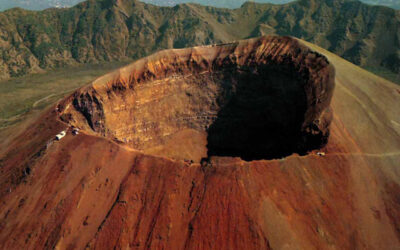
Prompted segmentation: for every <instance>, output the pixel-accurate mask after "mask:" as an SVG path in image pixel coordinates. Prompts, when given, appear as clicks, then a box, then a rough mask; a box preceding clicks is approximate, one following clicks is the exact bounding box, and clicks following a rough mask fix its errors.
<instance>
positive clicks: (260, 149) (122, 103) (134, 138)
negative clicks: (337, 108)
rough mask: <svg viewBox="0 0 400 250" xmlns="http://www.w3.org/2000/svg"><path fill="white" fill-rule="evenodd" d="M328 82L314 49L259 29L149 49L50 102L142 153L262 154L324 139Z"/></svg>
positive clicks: (65, 117)
mask: <svg viewBox="0 0 400 250" xmlns="http://www.w3.org/2000/svg"><path fill="white" fill-rule="evenodd" d="M334 87H335V69H334V67H333V65H332V64H331V63H330V62H329V61H328V59H327V58H326V57H325V56H324V55H322V54H319V53H317V52H314V51H313V50H311V49H310V48H309V47H307V46H306V45H304V44H302V43H301V41H298V40H297V39H295V38H292V37H279V36H264V37H260V38H253V39H248V40H241V41H235V42H232V43H225V44H221V45H211V46H210V45H209V46H200V47H193V48H186V49H172V50H164V51H160V52H157V53H155V54H153V55H150V56H148V57H145V58H142V59H139V60H137V61H136V62H134V63H132V64H130V65H128V66H125V67H123V68H121V69H119V70H117V71H114V72H112V73H109V74H107V75H105V76H103V77H100V78H98V79H97V80H95V81H94V82H92V83H91V84H89V85H87V86H84V87H82V88H80V89H78V90H77V91H75V92H74V93H73V94H72V95H70V96H69V97H67V98H65V99H64V100H62V101H61V102H60V103H59V104H58V105H57V111H58V113H59V117H60V119H61V120H62V121H63V122H66V123H67V124H69V125H70V126H74V127H77V128H80V129H81V130H84V131H86V132H88V133H91V134H96V135H100V136H103V137H106V138H108V139H111V140H114V141H117V142H119V143H123V144H126V145H127V146H129V147H131V148H133V149H136V150H140V151H143V152H144V153H146V154H151V155H156V156H164V157H168V158H174V159H178V160H186V161H188V162H192V161H193V162H200V161H202V159H203V161H204V159H208V158H210V157H213V158H215V157H240V158H241V159H243V160H245V161H252V160H272V159H280V158H284V157H286V156H289V155H292V154H294V153H297V154H300V155H304V154H307V153H308V152H310V151H312V150H317V149H321V148H322V147H324V146H325V145H326V144H327V142H328V139H329V127H330V123H331V121H332V117H333V115H332V110H331V109H330V102H331V99H332V95H333V91H334Z"/></svg>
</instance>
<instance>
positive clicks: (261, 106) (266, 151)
mask: <svg viewBox="0 0 400 250" xmlns="http://www.w3.org/2000/svg"><path fill="white" fill-rule="evenodd" d="M223 78H224V81H223V85H224V87H225V88H224V90H223V91H222V93H221V94H220V96H219V97H218V101H220V102H221V109H220V110H219V111H218V113H217V116H216V120H215V121H214V122H213V123H212V124H211V125H210V127H209V128H208V130H207V132H208V136H207V143H208V144H207V149H208V156H234V157H241V158H242V159H245V160H254V159H274V158H280V157H283V156H287V155H290V154H292V153H294V152H298V150H299V148H298V143H299V140H301V135H302V134H301V126H302V123H303V121H304V115H305V111H306V107H307V98H306V94H305V91H304V89H303V86H302V82H301V79H299V78H298V77H297V75H296V72H295V71H294V70H293V68H291V67H289V66H261V67H251V68H244V69H241V70H237V71H233V70H226V71H225V72H224V77H223Z"/></svg>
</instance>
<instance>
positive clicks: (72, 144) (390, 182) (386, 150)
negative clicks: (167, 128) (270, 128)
mask: <svg viewBox="0 0 400 250" xmlns="http://www.w3.org/2000/svg"><path fill="white" fill-rule="evenodd" d="M256 44H257V46H255V45H256ZM302 44H305V42H303V41H299V43H298V42H297V41H295V40H293V39H290V38H261V39H258V40H251V41H244V42H240V43H239V44H228V45H224V46H217V47H205V48H194V49H191V50H179V51H176V52H175V53H170V55H171V58H174V59H173V60H166V58H165V57H164V56H165V55H164V54H163V53H161V54H158V55H157V56H154V57H150V58H148V59H146V60H142V61H138V62H136V63H135V64H133V65H131V66H128V67H126V68H123V69H121V70H120V71H118V72H115V73H113V74H110V75H107V76H105V77H103V78H100V79H99V80H98V81H95V82H94V83H93V84H91V85H90V86H88V87H85V88H82V89H80V90H78V91H77V92H76V94H74V95H72V96H71V97H69V98H67V99H65V100H63V101H61V102H60V103H59V105H56V106H55V107H54V108H52V109H51V110H50V111H48V112H46V113H44V114H43V116H42V117H41V119H40V120H38V121H37V122H36V123H34V124H32V126H31V127H30V128H29V129H27V130H26V131H24V132H23V133H22V134H21V135H20V136H18V137H17V138H16V139H15V140H13V142H12V143H10V144H9V145H8V148H6V149H1V168H0V180H1V181H0V192H1V193H0V218H1V220H0V229H1V230H0V246H1V248H25V249H26V248H53V247H56V248H59V249H65V248H84V247H87V248H97V249H110V248H138V249H148V248H166V249H260V248H262V249H282V248H289V249H293V248H298V249H327V248H337V249H358V248H361V249H365V248H367V249H396V248H398V247H399V246H400V243H399V239H400V234H399V228H400V225H399V223H398V222H399V221H400V204H399V201H398V196H399V194H400V186H399V182H400V176H399V173H398V170H397V167H398V162H400V152H399V149H400V139H399V138H400V127H399V124H400V121H399V120H398V119H399V117H400V114H399V112H400V108H399V105H400V104H399V103H400V102H399V99H400V92H399V89H398V87H397V86H396V85H394V84H392V83H390V82H386V81H385V80H383V79H381V78H379V77H376V76H374V75H372V74H370V73H368V72H366V71H364V70H362V69H360V68H358V67H356V66H354V65H352V64H351V63H348V62H346V61H344V60H343V59H340V58H338V57H337V56H335V55H333V54H330V53H329V52H326V51H324V50H322V49H320V48H318V47H315V46H314V45H311V44H306V46H308V47H311V48H313V49H315V50H317V51H319V52H320V53H323V54H324V55H325V56H327V57H328V59H329V63H328V64H326V65H325V69H326V72H327V74H322V76H323V75H325V76H330V74H329V72H331V71H330V70H329V69H330V67H331V66H329V65H330V64H331V63H332V64H333V65H334V66H335V68H336V78H335V79H336V80H335V83H336V87H335V92H334V96H333V99H332V102H331V107H332V111H333V120H332V123H331V126H330V129H329V131H330V137H329V141H328V143H327V145H326V146H325V147H323V148H321V149H318V151H323V152H325V153H326V155H325V156H318V155H316V151H312V152H309V154H307V155H304V156H299V155H297V154H293V155H291V156H289V157H286V158H282V159H277V160H256V161H243V160H241V159H239V158H237V157H236V158H234V157H218V156H213V157H211V158H210V159H209V161H204V162H203V163H202V164H199V163H193V164H190V163H187V162H184V161H182V160H174V159H171V158H169V157H157V156H154V155H149V154H143V153H142V152H140V151H137V150H135V149H133V148H134V144H129V142H126V143H125V142H119V143H116V142H115V138H112V137H111V136H110V135H111V134H112V133H114V132H116V131H119V130H118V129H120V130H121V131H123V130H122V128H118V129H110V128H109V125H110V124H112V122H115V121H116V120H110V118H109V117H110V116H109V115H110V112H108V111H107V110H106V109H110V110H115V112H117V114H118V113H120V115H121V119H120V120H121V122H122V123H124V124H126V126H127V127H126V129H127V130H128V131H129V129H131V128H132V127H129V126H128V125H129V124H128V123H127V122H126V119H127V117H125V116H124V115H123V114H124V112H126V113H127V114H129V115H132V116H131V117H132V118H131V121H132V123H131V124H135V121H136V120H135V119H136V118H135V117H139V118H140V116H139V114H140V115H143V116H142V117H146V118H148V119H145V121H149V122H150V121H155V122H158V120H155V119H156V118H159V119H162V117H164V116H165V115H167V116H168V115H169V113H174V111H175V110H174V109H175V107H176V106H177V105H179V101H178V100H179V99H180V98H182V97H184V96H185V95H186V90H188V89H190V88H187V87H185V88H184V86H185V84H183V83H185V82H186V80H185V81H184V80H183V79H188V80H187V82H186V84H187V85H191V86H196V82H195V81H193V79H192V78H190V76H191V73H192V74H194V75H195V76H196V77H197V78H199V80H201V81H202V82H203V83H204V85H202V89H203V92H204V93H207V94H210V93H219V92H218V91H217V92H214V91H211V90H208V89H207V88H214V87H218V88H220V89H222V90H224V88H222V86H224V85H223V84H221V82H220V81H218V79H220V78H218V77H213V76H214V75H213V74H211V73H215V74H217V73H218V72H223V70H224V69H228V68H226V67H225V66H223V65H218V67H211V68H210V67H205V64H201V63H197V62H207V61H208V60H206V59H210V61H211V62H219V60H214V59H217V58H227V59H226V60H225V62H226V63H227V64H226V65H230V63H232V62H237V63H234V64H232V68H230V69H231V71H230V72H233V73H234V74H233V75H235V74H238V72H241V68H242V67H244V66H246V65H247V64H246V63H245V62H251V61H253V60H248V59H252V58H258V57H257V56H256V55H270V57H268V56H267V57H266V60H265V61H264V62H265V65H264V64H263V63H262V62H263V60H260V61H257V62H258V64H257V65H258V66H257V67H254V68H256V69H257V70H255V71H253V72H254V73H255V76H257V77H255V78H254V79H251V81H250V80H249V81H247V82H244V83H243V84H245V85H251V84H252V83H253V82H257V81H256V80H257V79H259V78H261V77H262V76H263V75H264V73H265V75H270V76H271V78H269V80H270V81H266V80H265V79H268V78H267V77H266V76H265V77H262V78H261V79H262V83H263V84H265V85H270V86H274V87H275V84H274V82H275V81H279V80H280V79H281V78H273V76H276V75H277V73H278V72H280V73H281V74H282V75H285V77H287V78H285V79H290V80H291V81H286V80H285V81H284V82H283V81H282V82H279V84H278V85H280V86H285V87H286V86H287V87H288V88H289V90H291V91H290V92H293V93H292V94H293V96H298V95H301V92H302V91H301V90H299V89H297V88H295V87H294V85H296V84H298V83H303V84H300V85H299V86H303V87H304V86H311V88H307V89H303V90H304V94H305V96H308V95H310V93H314V94H315V96H320V95H319V94H321V93H322V92H324V91H323V90H327V89H325V87H327V86H331V85H330V84H329V79H332V78H327V80H328V81H304V79H308V80H310V79H319V78H318V77H320V74H316V75H314V78H313V74H310V77H309V78H304V77H303V76H302V77H300V79H299V81H293V74H292V73H294V72H295V71H296V70H300V71H299V72H301V69H303V70H305V71H308V72H311V73H312V72H318V68H317V67H315V66H318V65H322V64H323V62H325V63H327V61H326V59H325V57H322V56H320V55H319V54H317V53H314V52H311V51H310V50H309V49H307V48H306V47H305V46H304V45H302ZM263 45H268V46H265V49H263V50H261V51H264V52H266V54H263V53H260V54H257V53H256V52H257V51H259V50H258V49H256V48H262V46H263ZM187 51H190V53H188V52H187ZM194 52H196V53H194ZM207 52H208V53H207ZM214 53H217V54H218V56H216V55H215V54H214ZM224 53H226V54H224ZM189 55H193V56H192V57H190V56H189ZM194 55H196V56H194ZM229 55H232V56H231V57H230V56H229ZM235 55H236V56H235ZM283 55H286V56H284V57H282V56H283ZM295 55H301V56H303V57H302V58H303V59H306V60H305V61H304V60H298V61H296V60H293V59H294V58H301V57H296V56H295ZM310 55H315V57H312V58H309V56H310ZM188 56H189V57H188ZM163 58H164V59H165V60H161V59H163ZM183 58H187V60H186V63H183V65H186V66H184V67H183V68H182V71H181V72H179V71H178V72H177V71H171V70H167V71H165V69H172V68H174V67H173V65H174V63H178V62H180V60H183ZM191 58H192V59H193V60H191ZM279 58H285V60H282V61H281V60H278V59H279ZM200 59H201V60H200ZM211 59H213V60H211ZM311 59H312V60H311ZM163 61H164V62H165V64H163V63H159V64H149V63H148V62H163ZM223 61H224V60H223ZM307 61H308V63H307ZM278 62H281V63H278ZM283 62H285V63H283ZM290 62H293V64H294V65H291V67H284V66H285V65H290ZM312 62H314V63H312ZM310 63H311V64H310ZM321 63H322V64H321ZM307 64H308V65H313V66H314V67H305V68H302V67H300V65H307ZM140 65H141V66H140ZM145 65H152V67H150V68H149V67H147V68H146V67H145ZM177 65H180V66H182V64H180V63H178V64H177ZM263 65H264V66H263ZM271 65H275V67H277V66H280V67H278V68H280V71H279V70H278V69H277V68H274V70H264V71H263V70H262V69H264V68H265V67H266V66H271ZM139 66H140V67H139ZM237 66H239V67H237ZM253 66H254V65H253ZM205 68H207V69H208V73H207V74H205V75H206V76H207V77H208V78H202V77H201V75H203V74H201V72H203V71H202V70H203V69H205ZM254 68H253V69H254ZM144 69H145V70H144ZM189 69H190V70H189ZM195 69H199V71H198V72H196V71H195ZM282 69H285V70H282ZM321 69H322V70H323V69H324V67H322V68H321ZM321 69H320V70H321ZM291 70H293V71H291ZM145 72H158V73H160V72H164V73H165V74H164V75H161V76H159V75H154V74H145V76H146V77H144V78H143V77H140V76H143V73H145ZM299 72H298V73H299ZM174 75H175V76H180V77H177V78H176V82H173V81H172V80H171V79H173V77H172V76H174ZM294 75H296V74H294ZM297 75H301V74H297ZM121 76H122V77H121ZM223 76H224V75H223ZM246 76H248V75H246ZM279 76H281V75H279ZM125 77H127V78H125ZM137 79H142V80H143V81H140V82H138V81H137ZM161 79H165V81H161ZM206 79H208V80H206ZM237 79H240V78H237ZM233 80H234V78H233V79H231V78H229V81H226V82H225V84H226V85H229V83H230V85H231V86H235V84H237V83H236V82H235V81H233ZM320 80H321V79H320ZM157 81H159V82H158V83H159V84H158V85H157V84H156V83H157ZM130 83H134V84H130ZM147 83H149V84H150V85H149V87H151V88H152V89H154V90H155V91H154V92H156V93H158V96H165V97H166V96H170V97H169V98H170V99H169V98H167V99H164V98H163V99H161V100H156V99H154V98H148V97H146V98H145V97H141V96H140V97H138V96H131V95H129V94H126V95H124V93H131V92H137V93H140V94H141V95H144V93H146V92H145V90H144V89H143V90H141V89H139V86H141V85H142V86H143V87H145V86H146V84H147ZM307 83H315V84H314V85H307ZM163 84H166V85H165V88H162V87H161V86H160V87H159V85H163ZM258 86H259V87H261V86H263V85H262V84H260V85H258ZM178 87H179V88H178ZM171 89H172V90H173V92H172V93H175V95H176V97H173V96H174V95H171V93H170V92H168V91H169V90H171ZM180 89H182V90H183V93H184V95H180V94H179V93H180V92H179V91H178V90H180ZM108 90H111V91H110V92H108ZM241 90H245V93H246V95H242V96H241V97H248V96H250V97H252V98H253V99H254V100H258V97H259V96H258V95H255V93H254V91H251V89H249V90H248V91H249V92H250V93H251V95H247V94H248V93H247V92H246V91H247V90H246V89H241ZM272 90H273V89H272ZM203 92H197V91H195V92H189V94H191V95H192V96H191V97H190V98H189V99H190V100H193V102H194V103H198V102H197V100H196V98H200V97H201V98H200V99H207V98H204V96H203ZM107 93H109V94H107ZM164 93H165V94H167V93H169V94H168V95H164ZM282 93H284V92H281V91H277V90H275V91H271V90H270V91H267V92H263V93H262V95H263V96H274V95H276V94H282ZM80 94H83V97H82V99H81V98H80V97H81V95H80ZM238 94H239V88H238V91H237V95H238ZM286 94H287V93H286ZM107 95H109V96H107ZM237 95H236V96H237ZM254 95H255V96H254ZM186 96H187V95H186ZM207 96H208V95H207ZM286 96H290V95H289V94H287V95H286ZM327 96H328V97H327V98H322V100H325V101H326V102H324V101H323V102H318V101H316V100H317V99H313V100H315V101H316V102H313V101H311V102H310V103H311V105H308V104H307V105H305V107H306V110H308V109H307V108H309V107H314V108H315V109H313V112H312V113H311V114H310V115H305V116H303V119H302V120H301V124H309V122H306V121H313V122H314V121H315V119H316V118H317V117H320V115H321V114H323V113H324V111H327V110H328V109H327V107H328V105H329V95H327ZM94 97H96V98H94ZM150 97H155V96H150ZM178 97H179V98H178ZM284 97H285V96H284ZM101 98H103V99H101ZM107 98H109V99H107ZM136 98H137V99H136ZM141 98H142V99H141ZM90 99H91V100H92V102H88V100H90ZM220 99H222V100H221V101H220V102H219V101H218V100H220ZM305 99H306V100H308V99H307V98H305ZM74 100H78V101H75V102H74ZM80 100H83V101H80ZM106 100H113V101H115V105H114V103H113V102H111V101H107V102H106ZM121 100H124V102H123V101H121ZM135 100H138V101H140V102H139V103H136V102H135ZM145 100H148V101H153V102H154V103H152V105H154V106H156V107H162V106H159V105H160V104H161V103H163V102H165V101H166V100H168V101H170V100H175V101H176V102H173V104H174V105H171V106H169V107H170V108H169V109H167V108H165V109H163V110H162V111H161V112H160V113H159V114H154V113H153V112H150V111H149V112H147V110H149V109H148V108H146V107H145V106H141V107H144V108H143V110H144V111H143V113H140V112H138V111H137V110H136V111H135V112H133V111H132V110H129V107H124V106H121V104H123V103H127V104H132V105H138V104H145V102H144V101H145ZM211 100H214V99H212V98H211ZM216 100H217V103H218V104H220V105H221V106H222V107H223V106H228V105H229V102H226V101H224V100H225V99H224V98H220V95H218V98H216ZM261 100H262V99H261ZM157 101H159V102H160V104H157ZM252 101H253V100H250V101H249V102H250V103H251V102H252ZM182 102H183V103H182V105H183V106H185V107H187V108H188V109H190V110H191V109H192V106H191V105H192V104H193V103H192V102H190V101H189V102H186V101H182ZM284 102H285V101H283V100H279V103H280V104H283V103H284ZM74 103H75V105H74ZM89 103H90V104H91V105H88V104H89ZM201 103H202V102H201ZM246 103H247V102H244V103H241V104H242V105H244V106H245V104H246ZM306 103H308V102H306ZM321 103H322V104H321ZM82 104H83V105H82ZM268 104H271V105H273V103H268ZM97 105H99V106H102V107H103V109H101V110H105V112H103V114H102V115H101V113H98V112H93V111H98V110H100V109H98V108H97V107H98V106H97ZM288 105H289V106H292V105H293V103H291V101H288ZM194 106H195V105H194ZM85 107H86V109H87V110H88V111H89V110H91V111H90V112H85V111H84V112H81V111H83V110H84V109H85ZM206 107H207V105H205V108H206ZM217 107H220V106H217ZM251 107H254V106H251ZM199 108H201V107H199ZM264 108H266V107H265V106H262V105H260V106H259V107H258V109H260V110H263V109H264ZM73 110H75V112H73ZM123 110H124V111H123ZM138 110H142V109H138ZM183 110H184V109H183ZM249 110H251V109H249ZM249 110H248V111H249ZM271 111H273V110H271ZM85 113H91V114H92V115H91V116H90V117H89V116H87V117H86V118H85V116H84V115H83V114H85ZM306 113H307V112H303V113H302V114H306ZM268 114H270V115H271V116H272V117H275V116H274V115H273V112H272V113H270V112H268ZM276 117H279V116H276ZM276 117H275V118H276ZM307 117H308V118H310V119H308V118H307ZM322 117H324V115H322ZM87 118H89V119H87ZM103 118H104V119H103ZM150 118H151V119H150ZM267 118H268V117H267ZM287 118H288V119H290V118H291V116H290V113H288V114H287ZM306 118H307V119H306ZM115 119H116V118H115ZM62 120H64V121H67V122H68V123H66V122H63V121H62ZM89 120H92V121H94V122H92V125H90V122H89ZM96 121H98V123H96ZM191 121H192V123H191V124H197V122H194V121H197V120H191ZM125 122H126V123H125ZM168 122H169V121H168ZM168 122H167V121H166V122H163V124H165V125H168ZM257 122H261V123H262V122H263V120H261V119H259V120H257V121H253V123H257ZM313 122H312V123H313ZM70 124H74V125H79V126H82V127H81V128H82V129H83V130H81V131H80V134H79V135H76V136H74V135H73V134H72V133H71V131H70V129H71V128H70ZM115 124H117V123H115ZM183 124H185V123H183ZM84 125H85V126H84ZM185 126H186V124H185ZM183 127H184V126H183ZM306 127H307V126H306ZM317 127H318V126H317ZM210 128H211V126H210ZM249 128H250V129H252V127H249ZM318 128H320V127H318ZM64 129H67V130H68V133H67V135H66V136H65V137H64V138H63V139H62V140H61V141H59V142H52V140H53V137H54V136H55V135H56V134H57V133H59V132H60V131H61V130H64ZM315 130H316V131H318V129H315ZM147 131H150V132H151V133H150V135H152V136H153V135H154V131H153V128H152V127H150V129H149V130H147ZM205 131H206V132H207V131H209V130H206V129H205ZM300 131H303V130H302V126H300ZM136 132H137V133H139V134H140V136H142V135H143V133H144V134H145V133H146V131H142V132H139V131H136ZM163 134H164V133H160V134H159V135H161V136H162V135H163ZM192 135H193V134H191V136H189V137H190V138H192V139H193V140H197V138H196V137H194V136H192ZM182 138H183V139H182ZM173 142H175V143H174V144H173V143H171V144H172V145H171V147H172V148H173V149H174V150H176V149H179V150H181V149H183V148H185V145H190V142H191V141H190V140H187V138H186V137H185V136H181V137H178V138H176V139H174V141H173ZM181 142H185V143H189V144H182V145H179V144H180V143H181ZM227 146H228V147H229V146H230V145H227ZM320 146H322V145H320ZM188 147H189V146H188ZM188 150H189V151H191V152H193V150H194V149H193V148H189V149H188ZM175 152H178V151H175ZM179 152H183V151H179ZM161 154H162V155H166V154H165V152H162V153H161Z"/></svg>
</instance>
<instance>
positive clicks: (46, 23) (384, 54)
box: [0, 0, 400, 79]
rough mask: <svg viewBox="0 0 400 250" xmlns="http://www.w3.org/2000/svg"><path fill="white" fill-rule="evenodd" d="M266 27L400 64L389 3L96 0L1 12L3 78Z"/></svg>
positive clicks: (359, 57)
mask: <svg viewBox="0 0 400 250" xmlns="http://www.w3.org/2000/svg"><path fill="white" fill-rule="evenodd" d="M266 34H276V35H289V36H295V37H298V38H301V39H304V40H306V41H309V42H312V43H315V44H318V45H319V46H321V47H323V48H325V49H328V50H330V51H331V52H334V53H336V54H338V55H340V56H342V57H344V58H345V59H347V60H349V61H351V62H353V63H355V64H357V65H360V66H363V67H369V68H381V67H383V68H385V69H388V70H391V71H393V72H398V71H399V66H400V42H399V41H400V12H399V11H396V10H394V9H390V8H386V7H380V6H370V5H366V4H364V3H361V2H359V1H354V0H337V1H332V0H299V1H296V2H292V3H288V4H285V5H272V4H257V3H246V4H244V5H242V6H241V7H240V8H238V9H233V10H232V9H221V8H215V7H207V6H202V5H198V4H181V5H177V6H175V7H159V6H155V5H151V4H146V3H142V2H139V1H136V0H89V1H86V2H83V3H80V4H78V5H76V6H74V7H72V8H63V9H47V10H44V11H39V12H33V11H28V10H23V9H12V10H8V11H5V12H2V13H0V78H3V79H5V78H9V77H14V76H20V75H24V74H27V73H35V72H40V71H42V70H43V69H49V68H56V67H60V66H65V65H73V64H77V63H98V62H104V61H119V60H121V59H135V58H140V57H143V56H145V55H148V54H150V53H152V52H154V51H157V50H160V49H166V48H182V47H187V46H194V45H202V44H214V43H224V42H230V41H233V40H239V39H243V38H249V37H256V36H261V35H266Z"/></svg>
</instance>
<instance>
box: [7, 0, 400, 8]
mask: <svg viewBox="0 0 400 250" xmlns="http://www.w3.org/2000/svg"><path fill="white" fill-rule="evenodd" d="M82 1H83V0H0V10H5V9H9V8H13V7H21V8H25V9H31V10H40V9H45V8H49V7H69V6H73V5H75V4H77V3H79V2H82ZM142 1H143V2H149V3H153V4H160V5H175V4H177V3H183V2H197V3H201V4H204V5H214V6H217V7H228V8H236V7H239V6H240V5H242V4H243V3H244V2H245V0H142ZM290 1H292V0H255V2H264V3H266V2H269V3H287V2H290ZM361 1H363V2H367V3H370V4H382V5H388V6H391V7H394V8H400V0H361Z"/></svg>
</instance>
